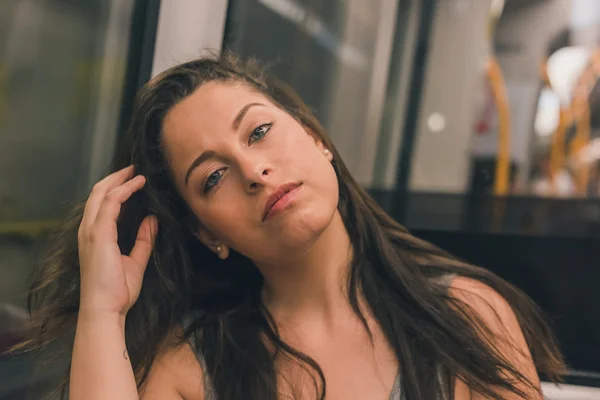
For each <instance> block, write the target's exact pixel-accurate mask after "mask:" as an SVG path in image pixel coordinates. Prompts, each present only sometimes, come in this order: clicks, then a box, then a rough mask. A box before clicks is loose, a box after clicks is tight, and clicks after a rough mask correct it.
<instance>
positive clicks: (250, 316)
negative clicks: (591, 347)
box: [23, 54, 564, 400]
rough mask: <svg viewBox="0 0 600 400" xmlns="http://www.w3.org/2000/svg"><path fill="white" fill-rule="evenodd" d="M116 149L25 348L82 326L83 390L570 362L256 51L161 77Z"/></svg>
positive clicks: (315, 388)
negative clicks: (440, 240) (378, 188)
mask: <svg viewBox="0 0 600 400" xmlns="http://www.w3.org/2000/svg"><path fill="white" fill-rule="evenodd" d="M119 149H120V154H119V155H118V156H117V157H116V161H115V168H114V170H115V171H116V172H114V173H112V174H111V175H109V176H107V177H106V178H105V179H103V180H102V181H100V182H99V183H98V184H96V185H95V186H94V189H93V190H92V193H91V195H90V196H89V198H88V200H87V202H86V204H85V208H84V209H83V210H81V209H80V210H79V211H78V212H76V213H75V215H74V216H73V217H72V218H71V219H70V220H69V221H68V222H67V223H66V224H65V227H64V228H63V229H62V230H60V231H59V232H58V233H57V234H56V236H55V239H54V241H53V247H52V249H51V254H50V256H49V258H48V262H47V263H46V264H45V266H44V267H43V268H42V270H41V274H40V276H39V278H38V279H37V280H36V281H35V283H34V285H33V288H32V293H31V296H32V297H33V299H32V300H34V303H35V307H34V313H33V321H34V327H36V328H37V330H36V331H34V332H35V336H34V337H33V338H32V340H31V341H30V342H28V343H25V344H24V346H23V348H24V349H31V348H39V347H42V346H46V345H47V344H48V343H50V342H52V341H54V340H55V339H56V338H58V337H59V336H61V334H62V333H64V332H69V328H72V327H75V325H76V331H75V338H74V346H73V352H72V365H71V368H70V385H69V391H70V398H71V399H72V400H77V399H82V398H85V399H96V398H98V399H113V398H114V399H137V398H138V396H139V398H143V399H227V400H237V399H257V400H258V399H260V400H265V399H272V400H275V399H278V398H281V399H287V398H295V399H311V398H312V399H314V398H320V399H323V398H325V396H327V399H344V400H352V399H381V400H383V399H388V398H389V399H394V400H398V399H400V398H403V399H450V398H455V399H461V400H462V399H483V398H494V399H521V398H528V399H540V398H542V397H541V394H540V383H539V379H538V375H537V372H536V367H537V369H538V370H539V371H541V372H543V373H545V374H546V375H547V376H549V377H551V378H555V377H558V376H559V375H560V374H561V373H563V371H564V365H563V362H562V358H561V356H560V354H559V351H558V349H557V346H556V344H555V341H554V339H553V337H552V334H551V332H550V330H549V329H548V326H547V325H546V324H545V322H544V320H543V319H542V317H541V316H540V314H539V312H538V310H537V309H536V307H535V306H534V304H533V303H532V302H531V301H530V300H529V299H528V298H527V297H526V296H525V295H524V294H522V293H521V292H520V291H518V290H517V289H516V288H514V287H512V286H511V285H509V284H508V283H506V282H504V281H503V280H501V279H500V278H498V277H496V276H495V275H493V274H492V273H490V272H488V271H485V270H483V269H480V268H477V267H473V266H470V265H467V264H464V263H461V262H459V261H457V260H455V259H454V258H452V257H451V256H449V255H447V254H446V253H444V252H442V251H441V250H439V249H437V248H435V247H434V246H432V245H430V244H428V243H425V242H423V241H421V240H419V239H417V238H415V237H413V236H411V235H410V234H409V233H408V232H407V231H406V229H405V228H403V227H402V226H400V225H398V224H397V223H396V222H394V221H393V220H392V219H391V218H390V217H388V216H387V215H386V214H385V213H384V212H383V211H382V210H381V209H380V208H379V207H378V206H377V205H376V204H375V203H374V202H373V200H371V198H369V196H368V195H367V194H366V193H365V192H364V191H363V190H362V189H361V188H360V187H359V186H358V185H357V183H356V182H355V181H354V180H353V179H352V177H351V176H350V174H349V172H348V170H347V168H346V167H345V165H344V163H343V162H342V160H341V159H340V157H339V155H338V153H337V152H336V150H335V147H334V146H333V144H332V143H331V141H330V140H329V139H328V138H327V137H326V136H325V134H324V131H323V128H322V127H321V126H320V125H319V123H318V122H317V121H316V119H315V117H314V116H313V115H312V114H311V112H310V111H309V109H308V108H307V106H306V105H305V104H304V103H303V102H302V101H301V100H300V99H299V98H298V96H297V95H296V94H294V93H293V92H292V91H291V90H289V88H288V87H287V86H286V85H284V84H282V83H280V82H276V81H273V80H270V79H268V78H267V77H266V76H265V74H264V72H263V71H262V70H261V69H260V67H259V66H258V65H257V64H256V63H254V62H252V61H248V62H242V61H240V60H238V59H236V58H235V57H234V56H232V55H229V54H226V55H223V56H221V57H220V58H218V59H209V58H206V59H200V60H196V61H192V62H189V63H186V64H183V65H180V66H177V67H174V68H172V69H170V70H168V71H166V72H164V73H162V74H161V75H159V76H157V77H156V78H154V79H153V80H152V81H150V82H149V83H148V84H146V85H145V86H144V87H143V88H142V89H141V91H140V93H139V95H138V98H137V102H136V107H135V110H134V113H133V118H132V121H131V125H130V129H129V133H128V136H127V139H126V142H125V143H122V144H121V145H120V146H119ZM138 227H139V229H138ZM122 254H123V255H122ZM142 281H143V283H142ZM65 383H66V382H65Z"/></svg>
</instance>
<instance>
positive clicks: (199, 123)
mask: <svg viewBox="0 0 600 400" xmlns="http://www.w3.org/2000/svg"><path fill="white" fill-rule="evenodd" d="M163 130H164V137H163V142H164V145H165V148H166V153H167V157H168V160H169V164H170V167H171V169H172V172H173V176H174V180H175V185H176V187H177V188H178V190H179V192H180V193H181V195H182V196H183V198H184V200H185V201H186V202H187V204H188V206H189V207H190V209H191V210H192V211H193V213H194V214H195V215H196V217H197V219H198V220H199V221H200V225H201V227H200V228H199V230H198V232H196V234H197V236H198V238H199V239H200V240H201V241H202V242H204V243H205V244H206V245H207V246H209V247H211V248H214V242H215V241H218V242H220V243H222V244H223V245H225V246H228V247H229V248H233V249H235V250H237V251H238V252H240V253H241V254H244V255H245V256H247V257H249V258H250V259H252V260H254V261H255V262H256V261H262V262H269V261H277V260H281V259H282V258H286V257H293V256H294V255H295V254H301V253H303V252H305V251H306V250H308V249H309V248H310V246H311V245H312V244H313V243H314V242H315V240H316V239H317V238H318V237H319V236H320V234H321V233H322V232H323V231H324V230H325V228H327V226H328V224H329V223H330V221H331V220H332V218H333V216H334V215H335V213H336V212H337V205H338V182H337V177H336V175H335V171H334V169H333V166H332V165H331V157H332V156H331V153H330V152H328V151H326V150H327V149H325V147H324V145H323V143H322V142H321V141H320V140H319V138H318V137H317V136H316V135H315V134H313V133H312V132H310V131H309V130H308V129H306V128H305V127H304V126H303V125H301V124H300V123H299V122H298V121H296V120H295V119H294V118H293V117H292V116H290V115H289V114H288V113H287V112H285V111H283V110H281V109H280V108H278V107H277V106H275V105H274V104H273V103H272V102H270V101H269V100H268V99H267V97H266V96H264V95H262V94H261V93H259V92H258V91H255V90H252V89H251V88H250V87H249V86H247V85H245V84H242V83H220V82H210V83H207V84H204V85H202V86H201V87H200V88H199V89H197V90H196V91H195V92H194V93H193V94H192V95H190V96H188V97H187V98H186V99H185V100H183V101H182V102H181V103H179V104H178V105H176V106H175V107H173V108H172V109H171V110H170V111H169V113H168V114H167V116H166V118H165V122H164V129H163ZM278 189H282V193H283V192H285V193H288V192H289V193H288V194H287V195H286V196H284V197H283V198H281V199H280V200H279V201H278V202H277V203H275V205H274V206H273V207H270V204H271V203H272V201H271V202H269V200H275V199H276V198H275V197H274V196H272V195H273V194H274V193H275V192H276V191H277V190H278ZM290 190H291V191H290ZM267 203H268V204H267ZM269 210H270V212H269ZM265 212H267V214H265ZM265 216H266V218H265Z"/></svg>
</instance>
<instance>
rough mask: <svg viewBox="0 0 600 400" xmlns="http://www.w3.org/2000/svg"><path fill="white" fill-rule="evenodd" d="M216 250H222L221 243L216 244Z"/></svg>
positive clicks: (218, 251)
mask: <svg viewBox="0 0 600 400" xmlns="http://www.w3.org/2000/svg"><path fill="white" fill-rule="evenodd" d="M215 250H216V251H217V253H220V252H221V244H220V243H217V245H216V246H215Z"/></svg>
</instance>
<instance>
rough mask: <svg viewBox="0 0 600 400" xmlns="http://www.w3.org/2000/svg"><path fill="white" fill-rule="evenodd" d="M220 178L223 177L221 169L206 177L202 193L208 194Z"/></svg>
mask: <svg viewBox="0 0 600 400" xmlns="http://www.w3.org/2000/svg"><path fill="white" fill-rule="evenodd" d="M222 176H223V168H221V169H219V170H216V171H215V172H213V173H212V174H210V175H209V176H208V179H206V183H205V184H204V193H206V192H208V191H209V190H211V189H212V188H213V187H215V186H216V185H217V184H218V183H219V181H220V180H221V177H222Z"/></svg>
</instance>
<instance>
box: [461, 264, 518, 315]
mask: <svg viewBox="0 0 600 400" xmlns="http://www.w3.org/2000/svg"><path fill="white" fill-rule="evenodd" d="M450 295H451V296H452V297H454V298H455V299H457V300H459V301H461V302H463V303H465V304H467V305H468V306H469V307H471V308H472V309H473V311H475V312H476V313H477V314H478V315H479V317H481V318H483V320H484V322H486V323H488V324H490V323H491V324H492V325H495V324H497V323H499V322H501V320H502V319H506V318H508V319H510V318H511V317H514V313H513V311H512V308H511V306H510V304H508V302H507V301H506V299H505V298H504V297H502V296H501V295H500V294H499V293H498V292H496V291H495V290H494V289H492V288H491V287H490V286H488V285H486V284H485V283H483V282H480V281H478V280H475V279H471V278H466V277H462V276H459V277H455V278H454V279H453V280H452V283H451V284H450Z"/></svg>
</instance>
